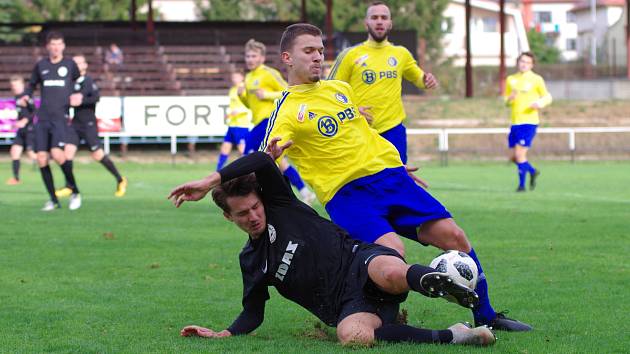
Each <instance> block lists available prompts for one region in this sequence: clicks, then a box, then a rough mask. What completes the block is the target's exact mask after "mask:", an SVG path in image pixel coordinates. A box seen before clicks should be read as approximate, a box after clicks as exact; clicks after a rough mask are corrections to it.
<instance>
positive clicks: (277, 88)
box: [238, 39, 315, 204]
mask: <svg viewBox="0 0 630 354" xmlns="http://www.w3.org/2000/svg"><path fill="white" fill-rule="evenodd" d="M266 52H267V48H266V47H265V45H264V44H263V43H261V42H257V41H255V40H253V39H250V40H249V41H247V43H245V65H246V66H247V69H248V70H249V72H248V73H247V75H245V86H243V87H240V88H239V89H238V94H239V97H240V99H241V101H242V102H243V103H244V104H245V106H247V107H248V108H249V109H251V111H252V114H253V124H254V127H253V128H252V130H251V131H250V132H249V136H248V137H247V141H246V142H245V153H246V154H249V153H251V152H253V151H258V148H259V147H260V144H261V143H262V140H263V138H264V137H265V131H266V129H267V123H268V122H269V116H270V115H271V112H272V111H273V109H274V107H275V106H274V101H275V100H276V99H278V98H280V96H282V91H284V90H285V89H286V87H287V83H286V81H284V79H283V78H282V75H281V74H280V72H278V70H276V69H274V68H270V67H268V66H267V65H265V54H266ZM279 166H280V170H281V171H282V173H283V174H284V175H285V176H286V177H287V178H288V179H289V182H291V184H292V185H294V186H295V188H297V190H298V191H299V192H300V196H301V197H302V200H303V201H304V202H305V203H306V204H311V203H312V202H313V201H314V200H315V195H314V194H313V193H312V192H311V191H310V190H309V189H308V187H306V185H305V184H304V181H302V178H301V177H300V175H299V173H298V171H297V170H296V169H295V168H294V167H293V166H291V165H289V163H288V162H286V161H285V160H282V161H280V163H279Z"/></svg>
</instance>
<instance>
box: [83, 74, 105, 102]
mask: <svg viewBox="0 0 630 354" xmlns="http://www.w3.org/2000/svg"><path fill="white" fill-rule="evenodd" d="M81 94H82V95H83V102H82V103H83V104H95V103H96V102H98V101H99V100H100V99H101V94H100V92H99V90H98V86H96V83H94V80H92V78H90V79H88V80H86V81H85V82H84V83H83V87H81Z"/></svg>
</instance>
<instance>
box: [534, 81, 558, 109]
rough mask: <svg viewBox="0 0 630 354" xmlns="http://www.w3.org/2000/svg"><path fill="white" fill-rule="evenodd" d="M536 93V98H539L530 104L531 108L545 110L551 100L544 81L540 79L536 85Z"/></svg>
mask: <svg viewBox="0 0 630 354" xmlns="http://www.w3.org/2000/svg"><path fill="white" fill-rule="evenodd" d="M536 92H537V93H538V96H539V97H540V98H539V99H537V100H536V101H535V102H534V103H532V105H531V108H534V109H540V108H545V107H547V106H548V105H550V104H551V101H552V100H553V99H552V98H551V94H550V93H549V91H547V87H546V86H545V81H544V80H543V79H542V78H540V79H539V80H538V82H537V84H536Z"/></svg>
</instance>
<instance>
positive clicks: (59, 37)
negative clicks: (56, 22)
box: [46, 31, 63, 44]
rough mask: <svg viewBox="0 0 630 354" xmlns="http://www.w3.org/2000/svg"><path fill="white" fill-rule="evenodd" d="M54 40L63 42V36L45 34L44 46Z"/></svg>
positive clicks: (50, 33)
mask: <svg viewBox="0 0 630 354" xmlns="http://www.w3.org/2000/svg"><path fill="white" fill-rule="evenodd" d="M55 39H61V40H62V41H63V34H61V32H56V31H51V32H48V34H46V44H48V43H50V41H52V40H55Z"/></svg>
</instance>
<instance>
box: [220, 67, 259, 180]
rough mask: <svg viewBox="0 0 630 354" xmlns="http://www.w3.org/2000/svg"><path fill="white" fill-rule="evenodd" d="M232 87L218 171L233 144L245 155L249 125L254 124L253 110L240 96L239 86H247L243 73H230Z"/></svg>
mask: <svg viewBox="0 0 630 354" xmlns="http://www.w3.org/2000/svg"><path fill="white" fill-rule="evenodd" d="M230 78H231V80H232V87H231V88H230V92H229V94H228V95H229V97H230V107H229V108H228V112H227V114H226V116H225V123H226V124H227V126H228V131H227V133H225V139H223V144H221V153H220V154H219V161H217V171H218V170H220V169H222V168H223V165H225V163H226V162H227V160H228V157H229V156H230V152H231V151H232V146H234V145H236V148H237V149H238V152H240V153H241V155H243V154H244V153H245V141H246V140H247V135H248V134H249V126H250V125H251V124H252V112H251V111H250V110H249V109H248V108H247V107H246V106H245V105H244V104H243V102H241V100H240V98H239V97H238V89H239V87H245V85H244V83H243V73H242V72H240V71H235V72H233V73H232V74H231V75H230Z"/></svg>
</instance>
